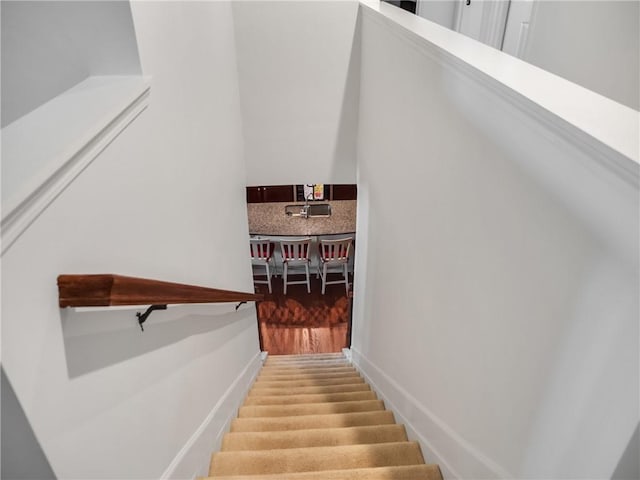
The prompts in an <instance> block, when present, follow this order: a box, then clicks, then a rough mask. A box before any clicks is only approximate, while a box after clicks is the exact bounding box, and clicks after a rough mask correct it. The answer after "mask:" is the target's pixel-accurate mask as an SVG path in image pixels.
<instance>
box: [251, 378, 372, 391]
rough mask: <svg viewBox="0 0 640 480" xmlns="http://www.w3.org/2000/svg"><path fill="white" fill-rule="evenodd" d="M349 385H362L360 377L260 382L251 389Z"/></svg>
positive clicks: (362, 380) (362, 381)
mask: <svg viewBox="0 0 640 480" xmlns="http://www.w3.org/2000/svg"><path fill="white" fill-rule="evenodd" d="M350 383H364V379H363V378H362V377H360V376H351V377H337V378H317V379H315V378H299V379H296V380H262V381H260V382H256V383H254V384H253V388H285V389H286V388H289V387H314V386H322V385H340V384H350Z"/></svg>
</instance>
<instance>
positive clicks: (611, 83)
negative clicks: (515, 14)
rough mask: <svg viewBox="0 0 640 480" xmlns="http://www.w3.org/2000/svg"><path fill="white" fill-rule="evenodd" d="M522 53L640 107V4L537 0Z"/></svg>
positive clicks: (591, 87)
mask: <svg viewBox="0 0 640 480" xmlns="http://www.w3.org/2000/svg"><path fill="white" fill-rule="evenodd" d="M523 58H524V59H525V60H526V61H528V62H531V63H533V64H534V65H537V66H539V67H541V68H544V69H545V70H548V71H550V72H553V73H555V74H556V75H560V76H561V77H564V78H566V79H568V80H571V81H572V82H575V83H577V84H579V85H583V86H585V87H587V88H589V89H591V90H594V91H596V92H598V93H600V94H601V95H604V96H606V97H609V98H612V99H613V100H616V101H617V102H620V103H623V104H625V105H627V106H629V107H631V108H634V109H635V110H640V3H639V2H637V1H624V0H623V1H614V0H597V1H590V0H585V1H536V2H535V6H534V8H533V16H532V19H531V25H530V27H529V34H528V39H527V46H526V50H525V55H524V57H523Z"/></svg>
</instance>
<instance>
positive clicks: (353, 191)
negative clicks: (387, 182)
mask: <svg viewBox="0 0 640 480" xmlns="http://www.w3.org/2000/svg"><path fill="white" fill-rule="evenodd" d="M303 187H304V185H267V186H254V187H247V203H269V202H295V201H304V193H303V192H304V188H303ZM357 192H358V189H357V187H356V185H354V184H335V185H329V184H324V187H323V193H324V195H323V198H322V200H325V201H326V200H355V199H356V198H357ZM309 200H312V199H311V198H310V199H309Z"/></svg>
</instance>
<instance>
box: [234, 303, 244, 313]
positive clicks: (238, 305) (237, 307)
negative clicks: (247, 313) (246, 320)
mask: <svg viewBox="0 0 640 480" xmlns="http://www.w3.org/2000/svg"><path fill="white" fill-rule="evenodd" d="M243 303H247V302H240V303H239V304H237V305H236V312H237V311H238V309H239V308H240V305H242V304H243Z"/></svg>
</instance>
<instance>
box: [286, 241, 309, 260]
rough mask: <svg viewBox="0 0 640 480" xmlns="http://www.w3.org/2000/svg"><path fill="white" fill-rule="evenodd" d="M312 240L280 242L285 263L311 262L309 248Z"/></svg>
mask: <svg viewBox="0 0 640 480" xmlns="http://www.w3.org/2000/svg"><path fill="white" fill-rule="evenodd" d="M310 245H311V238H309V237H307V238H301V239H297V240H282V241H280V249H281V251H282V260H283V261H287V262H288V261H295V260H304V261H306V260H309V246H310Z"/></svg>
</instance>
